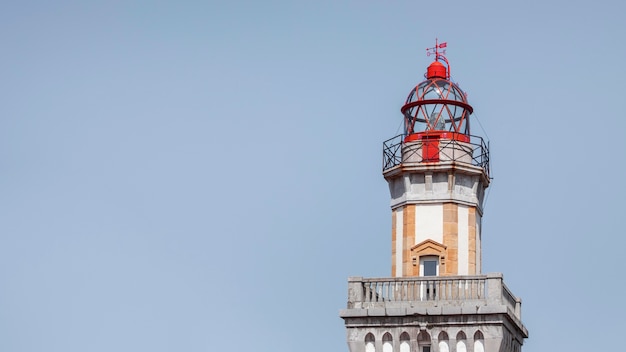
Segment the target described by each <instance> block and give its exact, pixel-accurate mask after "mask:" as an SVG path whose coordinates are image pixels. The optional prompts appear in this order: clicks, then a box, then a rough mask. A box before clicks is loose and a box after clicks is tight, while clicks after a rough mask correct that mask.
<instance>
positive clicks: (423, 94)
mask: <svg viewBox="0 0 626 352" xmlns="http://www.w3.org/2000/svg"><path fill="white" fill-rule="evenodd" d="M439 60H441V61H443V62H444V63H445V65H444V64H443V63H442V62H440V61H439ZM449 75H450V65H449V64H448V60H447V59H446V58H445V57H444V56H443V55H440V54H438V53H437V54H436V60H435V61H434V62H433V63H431V64H430V65H429V66H428V69H427V71H426V80H425V81H423V82H422V83H420V84H418V85H417V86H416V87H415V88H413V90H411V92H410V93H409V96H408V98H407V100H406V103H405V104H404V106H403V107H402V109H401V111H402V114H403V115H404V127H405V130H404V132H405V136H406V138H407V139H409V140H413V139H418V138H421V137H420V136H422V135H424V134H432V133H434V132H437V134H438V135H439V137H443V138H449V139H457V140H462V141H465V140H469V134H470V128H469V115H470V114H471V113H472V112H473V109H472V107H471V106H470V105H469V104H468V103H467V97H466V95H465V93H464V92H463V91H462V90H461V88H459V86H458V85H457V84H456V83H453V82H452V81H451V80H450V76H449Z"/></svg>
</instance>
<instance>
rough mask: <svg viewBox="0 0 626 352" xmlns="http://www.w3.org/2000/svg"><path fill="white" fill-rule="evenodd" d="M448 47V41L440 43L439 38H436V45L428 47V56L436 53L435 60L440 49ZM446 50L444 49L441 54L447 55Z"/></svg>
mask: <svg viewBox="0 0 626 352" xmlns="http://www.w3.org/2000/svg"><path fill="white" fill-rule="evenodd" d="M447 47H448V42H443V43H439V39H437V38H435V46H434V47H432V48H426V56H430V55H435V60H436V59H437V58H438V57H439V49H444V48H447ZM445 54H446V51H445V50H442V51H441V55H445Z"/></svg>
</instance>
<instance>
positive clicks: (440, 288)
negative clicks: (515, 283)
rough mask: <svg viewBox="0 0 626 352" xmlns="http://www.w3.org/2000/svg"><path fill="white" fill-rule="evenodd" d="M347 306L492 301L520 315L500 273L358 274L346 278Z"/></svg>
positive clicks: (391, 306) (519, 303)
mask: <svg viewBox="0 0 626 352" xmlns="http://www.w3.org/2000/svg"><path fill="white" fill-rule="evenodd" d="M348 296H349V297H348V308H349V309H359V308H397V307H401V306H404V305H410V306H419V305H420V304H423V305H432V304H433V303H436V304H438V305H455V306H460V305H463V304H464V303H468V305H469V304H470V303H471V304H473V305H476V304H480V305H488V304H496V305H502V306H506V307H508V308H509V309H510V310H511V312H512V313H513V314H514V315H516V316H517V317H518V318H519V319H521V316H520V314H521V300H520V299H518V298H516V297H515V296H514V295H513V294H512V293H511V291H509V289H508V288H507V287H506V285H505V284H504V282H503V279H502V275H501V274H489V275H475V276H428V277H401V278H361V277H353V278H350V280H349V293H348Z"/></svg>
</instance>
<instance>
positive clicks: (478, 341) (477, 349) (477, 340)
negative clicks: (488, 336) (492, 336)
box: [474, 331, 485, 352]
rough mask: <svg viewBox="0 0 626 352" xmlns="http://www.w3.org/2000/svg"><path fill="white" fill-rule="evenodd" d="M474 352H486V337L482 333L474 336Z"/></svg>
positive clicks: (477, 332)
mask: <svg viewBox="0 0 626 352" xmlns="http://www.w3.org/2000/svg"><path fill="white" fill-rule="evenodd" d="M474 352H485V337H484V336H483V333H482V332H480V331H476V333H475V334H474Z"/></svg>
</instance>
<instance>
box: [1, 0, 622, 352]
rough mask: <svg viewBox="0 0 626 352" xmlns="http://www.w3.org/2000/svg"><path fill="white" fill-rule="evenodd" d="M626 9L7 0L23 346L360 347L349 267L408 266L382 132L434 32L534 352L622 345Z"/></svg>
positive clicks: (5, 322) (5, 227) (5, 49)
mask: <svg viewBox="0 0 626 352" xmlns="http://www.w3.org/2000/svg"><path fill="white" fill-rule="evenodd" d="M625 12H626V8H625V6H624V4H623V2H620V1H617V0H616V1H584V2H583V1H551V2H549V1H516V2H503V1H490V2H487V1H449V2H441V1H440V2H436V1H416V0H414V1H381V0H379V1H370V0H361V1H337V0H318V1H213V2H211V1H208V2H200V1H197V2H192V1H14V2H9V1H3V2H2V3H1V4H0V45H1V47H2V54H1V55H0V94H1V97H2V99H1V103H0V351H7V352H8V351H11V352H13V351H15V352H18V351H28V352H31V351H32V352H35V351H37V352H39V351H47V352H56V351H59V352H61V351H63V352H91V351H94V352H96V351H107V352H108V351H227V350H244V349H245V350H254V351H279V352H288V351H289V352H290V351H302V352H309V351H311V352H312V351H347V350H348V348H347V345H346V343H345V329H344V327H343V321H342V320H341V319H340V318H339V317H338V311H339V309H341V308H344V307H345V303H346V299H347V277H348V276H366V277H379V276H389V275H390V272H391V259H390V257H391V249H390V245H391V230H390V229H391V216H390V209H389V194H388V190H387V185H386V182H385V181H384V179H383V177H382V176H381V159H382V151H381V149H382V142H383V141H384V140H386V139H388V138H390V137H393V136H395V135H396V134H397V133H398V132H399V128H400V126H401V121H402V118H401V115H400V113H399V109H400V106H401V105H402V104H403V102H404V100H405V99H406V96H407V94H408V93H409V91H410V90H411V88H413V87H414V86H415V84H417V83H418V82H420V81H421V80H422V79H423V74H424V72H425V68H426V66H427V65H428V64H429V63H430V60H431V59H432V57H431V58H428V57H426V55H425V50H424V49H425V48H426V47H428V46H432V45H433V44H434V40H435V38H436V37H438V38H439V39H440V40H441V41H446V42H447V43H448V50H447V56H448V59H449V60H450V62H451V64H452V76H453V79H454V80H455V81H456V82H458V83H459V84H460V86H461V87H462V88H463V89H464V90H465V91H466V92H467V93H468V99H469V102H470V104H472V105H473V107H474V109H475V114H474V115H473V116H474V117H477V118H478V121H480V124H481V125H482V126H483V127H484V130H485V132H486V135H487V136H488V137H489V140H490V142H491V151H492V168H493V176H494V177H495V179H494V181H493V183H492V187H491V188H490V192H489V197H488V199H487V203H486V206H485V217H484V219H483V221H484V222H483V266H484V268H483V271H484V272H502V273H504V277H505V282H506V284H507V285H508V286H509V288H510V289H511V290H512V291H513V292H514V294H516V295H518V296H520V297H521V298H522V299H523V308H522V309H523V321H524V323H525V325H526V326H527V328H528V329H529V331H530V338H529V339H528V340H527V341H526V344H525V345H524V348H523V350H524V351H525V352H533V351H590V350H597V351H602V350H619V349H620V347H619V346H623V342H622V339H621V338H622V336H623V335H622V334H623V333H624V331H626V320H624V314H625V313H626V308H624V304H623V296H624V295H623V292H624V291H623V290H624V282H623V281H624V276H625V275H624V269H625V268H626V265H625V263H624V257H625V255H624V248H625V247H626V239H625V236H626V231H625V228H624V221H622V220H624V218H625V216H624V209H625V207H624V197H625V196H626V192H625V186H624V183H625V180H626V172H625V157H624V153H625V152H626V142H625V139H624V134H625V133H626V131H625V130H626V123H625V117H626V116H625V113H624V111H625V109H624V104H625V101H626V100H625V99H624V94H626V91H625V88H624V84H625V81H626V66H625V65H624V62H626V45H625V40H624V34H625V33H626V21H624V13H625ZM472 126H473V127H474V132H476V133H481V134H483V135H484V133H483V132H482V131H481V130H480V128H477V127H478V126H479V125H478V123H473V125H472ZM233 345H234V347H233Z"/></svg>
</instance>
